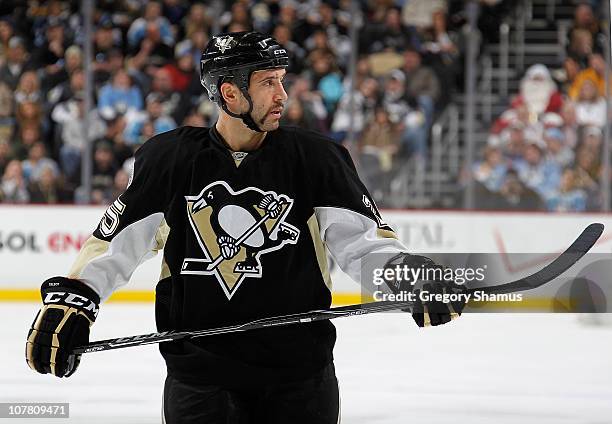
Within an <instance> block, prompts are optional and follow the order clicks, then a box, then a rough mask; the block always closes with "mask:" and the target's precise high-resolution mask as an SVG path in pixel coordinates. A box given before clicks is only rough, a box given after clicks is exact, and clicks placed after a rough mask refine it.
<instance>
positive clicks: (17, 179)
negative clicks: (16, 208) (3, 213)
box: [0, 159, 30, 203]
mask: <svg viewBox="0 0 612 424" xmlns="http://www.w3.org/2000/svg"><path fill="white" fill-rule="evenodd" d="M0 200H2V201H3V202H9V203H27V202H29V201H30V195H29V193H28V190H27V187H26V183H25V179H24V178H23V173H22V169H21V162H19V161H18V160H16V159H14V160H12V161H10V162H9V163H8V164H7V165H6V168H5V169H4V174H3V175H2V181H1V182H0Z"/></svg>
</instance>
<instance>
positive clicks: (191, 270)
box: [181, 181, 300, 299]
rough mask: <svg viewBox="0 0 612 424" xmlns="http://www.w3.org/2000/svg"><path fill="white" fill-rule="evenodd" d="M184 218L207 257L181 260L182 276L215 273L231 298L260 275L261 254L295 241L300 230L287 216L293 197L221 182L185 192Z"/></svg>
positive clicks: (261, 272) (261, 273)
mask: <svg viewBox="0 0 612 424" xmlns="http://www.w3.org/2000/svg"><path fill="white" fill-rule="evenodd" d="M185 198H186V200H187V216H188V218H189V222H190V223H191V227H192V229H193V231H194V233H195V236H196V238H197V240H198V243H199V245H200V247H201V248H202V251H203V253H204V256H205V258H185V259H184V261H183V266H182V268H181V274H192V275H193V274H195V275H214V276H215V277H216V278H217V281H218V282H219V284H220V285H221V288H222V289H223V291H224V293H225V295H226V296H227V298H228V299H231V298H232V296H233V295H234V293H235V292H236V290H237V289H238V287H239V286H240V284H241V283H242V281H243V280H244V279H245V278H246V277H253V278H261V276H262V275H263V272H264V270H263V269H262V266H261V262H260V260H259V258H260V256H261V255H262V254H265V253H268V252H272V251H275V250H279V249H281V248H282V247H283V246H284V245H286V244H296V243H297V241H298V238H299V236H300V231H299V230H298V229H297V228H295V227H294V226H293V225H290V224H288V223H287V222H286V221H285V219H286V217H287V215H288V214H289V211H290V210H291V207H292V206H293V199H291V198H289V197H288V196H286V195H284V194H277V193H275V192H273V191H266V192H264V191H262V190H260V189H258V188H257V187H248V188H245V189H243V190H238V191H234V190H233V189H232V188H231V187H230V186H229V184H227V183H226V182H225V181H215V182H213V183H211V184H209V185H207V186H206V187H205V188H204V189H203V190H202V191H201V192H200V194H198V195H196V196H186V197H185Z"/></svg>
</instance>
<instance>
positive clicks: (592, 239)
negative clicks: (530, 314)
mask: <svg viewBox="0 0 612 424" xmlns="http://www.w3.org/2000/svg"><path fill="white" fill-rule="evenodd" d="M603 229H604V226H603V224H598V223H595V224H590V225H589V226H588V227H586V228H585V229H584V230H583V231H582V233H581V234H580V236H578V238H577V239H576V240H575V241H574V242H573V243H572V244H571V245H570V247H568V248H567V249H566V250H565V252H563V253H562V254H560V255H559V256H558V257H557V258H556V259H555V260H553V261H552V262H551V263H550V264H548V265H546V266H545V267H544V268H542V269H541V270H540V271H537V272H536V273H534V274H531V275H529V276H527V277H524V278H520V279H518V280H515V281H512V282H510V283H505V284H500V285H497V286H485V287H478V288H472V289H469V291H470V292H475V291H482V292H485V293H511V292H516V291H522V290H530V289H534V288H536V287H540V286H541V285H543V284H546V283H547V282H549V281H552V280H554V279H555V278H557V277H558V276H560V275H561V274H562V273H564V272H565V271H567V270H568V269H569V268H570V267H571V266H572V265H574V264H575V263H576V262H577V261H578V260H579V259H580V258H582V257H583V256H584V255H585V254H586V253H587V252H588V251H589V250H590V249H591V248H592V247H593V245H594V244H595V243H596V242H597V240H598V239H599V237H600V236H601V234H602V232H603ZM412 306H413V302H392V301H383V302H373V303H363V304H358V305H348V306H342V307H338V308H330V309H321V310H315V311H309V312H303V313H298V314H291V315H282V316H278V317H271V318H262V319H258V320H255V321H251V322H247V323H243V324H237V325H231V326H227V327H220V328H211V329H206V330H196V331H166V332H162V333H150V334H142V335H138V336H129V337H120V338H118V339H108V340H100V341H97V342H92V343H89V344H87V345H84V346H79V347H77V348H75V349H74V350H73V353H75V354H82V353H89V352H101V351H104V350H112V349H120V348H124V347H130V346H142V345H146V344H152V343H161V342H167V341H174V340H180V339H184V338H193V337H205V336H212V335H216V334H227V333H235V332H240V331H248V330H254V329H258V328H269V327H277V326H284V325H291V324H300V323H307V322H314V321H321V320H326V319H334V318H341V317H348V316H355V315H365V314H371V313H376V312H385V311H392V310H398V309H411V308H412Z"/></svg>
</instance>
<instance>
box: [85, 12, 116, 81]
mask: <svg viewBox="0 0 612 424" xmlns="http://www.w3.org/2000/svg"><path fill="white" fill-rule="evenodd" d="M115 31H116V29H115V27H114V25H113V23H112V21H111V20H110V19H109V18H106V17H105V18H102V19H101V20H100V21H99V22H98V26H97V28H96V30H95V32H94V45H93V49H94V52H93V53H94V62H93V64H92V65H93V71H94V75H95V77H94V79H95V81H96V83H103V82H106V81H107V80H108V79H110V77H111V75H112V74H113V73H114V72H115V71H116V70H117V66H116V64H113V59H115V60H116V58H117V57H118V56H119V57H121V59H122V65H123V51H122V47H123V42H122V41H123V40H122V38H121V37H116V35H115ZM121 67H122V66H121Z"/></svg>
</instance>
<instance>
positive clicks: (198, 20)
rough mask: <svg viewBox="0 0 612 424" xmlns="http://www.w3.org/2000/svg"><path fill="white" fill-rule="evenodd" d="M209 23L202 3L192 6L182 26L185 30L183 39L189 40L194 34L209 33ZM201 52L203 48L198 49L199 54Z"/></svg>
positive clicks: (209, 19)
mask: <svg viewBox="0 0 612 424" xmlns="http://www.w3.org/2000/svg"><path fill="white" fill-rule="evenodd" d="M211 21H212V19H211V16H210V15H209V14H208V11H207V9H206V5H204V4H202V3H194V4H192V5H191V7H190V8H189V13H188V14H187V17H186V18H185V21H184V24H183V26H184V28H185V37H186V38H191V37H192V35H193V34H194V33H196V32H202V33H209V32H210V25H211ZM202 47H203V46H202ZM202 50H203V48H202V49H200V53H201V52H202Z"/></svg>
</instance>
